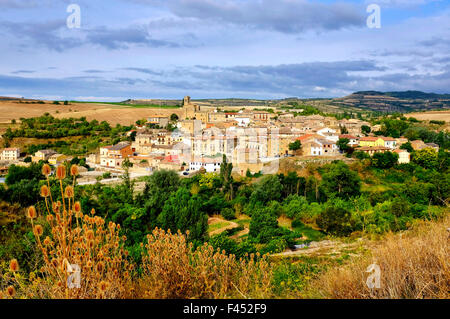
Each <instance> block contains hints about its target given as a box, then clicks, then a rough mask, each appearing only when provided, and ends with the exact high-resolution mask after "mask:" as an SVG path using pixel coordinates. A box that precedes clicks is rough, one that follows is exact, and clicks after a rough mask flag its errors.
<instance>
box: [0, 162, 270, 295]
mask: <svg viewBox="0 0 450 319" xmlns="http://www.w3.org/2000/svg"><path fill="white" fill-rule="evenodd" d="M50 171H51V169H50V167H49V166H48V165H44V166H43V174H44V175H46V176H47V185H44V186H42V188H41V196H42V197H44V199H45V205H46V209H47V213H46V215H45V216H38V214H37V211H36V209H35V208H34V207H30V208H29V209H28V212H27V216H28V218H29V219H30V221H31V227H32V230H33V234H34V236H35V239H36V245H37V248H38V249H39V251H40V252H41V257H42V259H43V263H44V265H43V267H42V268H41V269H36V270H35V271H33V272H32V273H30V274H26V275H25V274H23V273H21V272H20V265H19V264H18V262H17V260H12V261H11V263H10V267H9V270H7V271H6V272H5V273H3V271H2V269H1V268H0V279H1V281H0V287H2V288H4V290H3V291H1V290H0V298H2V297H4V298H39V299H43V298H44V299H45V298H49V299H97V298H109V299H119V298H154V299H159V298H161V299H162V298H185V299H190V298H269V297H271V296H272V272H273V271H272V265H271V264H270V263H269V262H268V257H267V256H260V255H259V254H257V255H251V256H247V257H248V258H246V259H239V260H237V259H236V257H235V256H234V255H226V254H225V252H219V251H214V249H213V248H212V246H210V245H208V244H206V243H205V244H204V245H203V246H201V247H198V248H196V249H194V248H193V245H192V243H188V242H187V241H186V236H185V235H183V234H181V233H177V234H172V233H170V231H168V232H165V231H164V230H160V229H155V230H154V231H153V232H152V234H149V235H148V236H147V241H146V243H145V245H144V243H142V244H141V248H142V251H143V255H142V257H143V258H142V264H141V265H140V269H137V267H136V265H135V264H133V263H131V261H129V260H128V259H129V258H128V252H127V251H126V250H125V249H124V248H123V246H124V242H125V240H126V238H125V237H124V236H123V237H121V236H119V232H120V225H118V224H115V223H112V222H109V223H108V224H106V222H105V220H104V219H103V218H101V217H99V216H95V211H94V210H93V211H91V213H90V214H84V213H83V212H82V207H81V204H80V203H79V202H76V201H75V199H74V185H75V176H76V175H78V168H77V167H76V166H75V165H74V166H72V168H71V170H70V171H71V175H72V176H73V185H68V186H66V187H63V182H62V180H63V179H64V178H65V176H66V172H65V168H64V166H59V167H58V168H57V170H56V176H57V179H58V180H59V181H57V182H58V183H59V186H60V191H61V198H62V202H59V201H55V200H54V198H55V194H51V192H50V179H49V178H48V176H49V174H50ZM69 265H72V266H69ZM73 265H78V266H79V268H80V270H81V272H80V275H81V276H80V279H81V280H80V286H79V287H72V285H71V283H72V281H71V280H68V279H69V277H70V276H71V275H70V274H71V267H75V266H73ZM74 269H75V268H74Z"/></svg>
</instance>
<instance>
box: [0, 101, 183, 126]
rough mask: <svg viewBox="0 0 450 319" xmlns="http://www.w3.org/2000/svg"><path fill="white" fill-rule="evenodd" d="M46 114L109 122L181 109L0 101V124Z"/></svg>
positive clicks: (118, 122) (176, 112) (169, 113)
mask: <svg viewBox="0 0 450 319" xmlns="http://www.w3.org/2000/svg"><path fill="white" fill-rule="evenodd" d="M46 112H48V113H50V114H51V115H52V116H54V117H56V118H67V117H77V118H79V117H86V119H87V120H88V121H92V120H97V121H99V122H101V121H107V122H108V123H110V124H111V125H116V124H121V125H130V124H134V123H135V122H136V121H137V120H140V119H144V118H146V117H151V116H170V115H171V114H173V113H175V114H180V113H181V109H170V108H150V107H149V108H144V107H134V106H122V105H114V104H102V103H81V102H71V103H70V104H69V105H62V103H61V105H55V104H53V103H52V102H46V103H45V104H27V103H18V102H17V101H0V123H10V122H11V120H13V119H15V120H19V119H20V118H31V117H39V116H41V115H43V114H44V113H46Z"/></svg>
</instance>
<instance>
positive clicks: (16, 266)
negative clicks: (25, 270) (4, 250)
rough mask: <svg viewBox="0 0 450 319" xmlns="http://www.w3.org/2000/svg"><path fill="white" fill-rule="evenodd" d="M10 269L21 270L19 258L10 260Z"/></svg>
mask: <svg viewBox="0 0 450 319" xmlns="http://www.w3.org/2000/svg"><path fill="white" fill-rule="evenodd" d="M9 270H11V271H12V272H17V271H19V262H18V261H17V259H13V260H11V261H10V262H9Z"/></svg>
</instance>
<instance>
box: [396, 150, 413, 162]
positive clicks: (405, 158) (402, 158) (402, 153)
mask: <svg viewBox="0 0 450 319" xmlns="http://www.w3.org/2000/svg"><path fill="white" fill-rule="evenodd" d="M394 152H395V153H397V154H398V163H399V164H408V163H409V162H410V161H411V154H409V152H408V151H407V150H402V149H397V150H395V151H394Z"/></svg>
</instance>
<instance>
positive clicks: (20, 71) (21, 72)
mask: <svg viewBox="0 0 450 319" xmlns="http://www.w3.org/2000/svg"><path fill="white" fill-rule="evenodd" d="M35 72H36V71H31V70H17V71H13V72H11V73H12V74H31V73H35Z"/></svg>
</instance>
